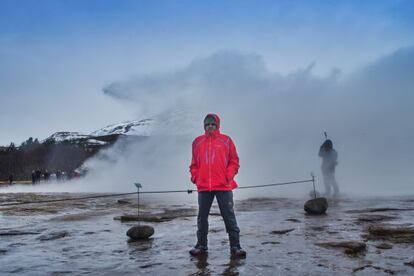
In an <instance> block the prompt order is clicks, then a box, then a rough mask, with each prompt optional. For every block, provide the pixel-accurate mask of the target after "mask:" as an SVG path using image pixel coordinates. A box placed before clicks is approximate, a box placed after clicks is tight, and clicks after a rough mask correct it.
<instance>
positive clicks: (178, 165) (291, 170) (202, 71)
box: [78, 48, 414, 196]
mask: <svg viewBox="0 0 414 276" xmlns="http://www.w3.org/2000/svg"><path fill="white" fill-rule="evenodd" d="M312 68H313V65H310V66H308V67H306V68H304V69H300V70H297V71H295V72H292V73H290V74H288V75H281V74H278V73H274V72H270V71H269V70H268V68H267V67H266V64H265V62H264V61H263V59H262V58H261V57H260V56H259V55H255V54H246V53H240V52H236V51H223V52H218V53H216V54H213V55H212V56H209V57H206V58H199V59H196V60H194V61H193V62H192V63H191V64H189V65H188V66H187V67H185V68H182V69H179V70H176V71H172V72H163V73H153V74H147V75H141V76H137V77H135V78H132V79H129V80H123V81H122V80H121V81H117V82H113V83H111V84H109V85H107V86H106V87H105V88H104V89H103V92H104V93H105V94H106V95H108V96H110V97H112V98H114V99H117V100H120V101H124V102H128V104H131V103H132V104H134V105H136V107H137V112H138V114H137V116H138V117H140V118H147V117H152V118H155V120H156V121H157V122H158V123H157V125H156V131H155V133H154V135H153V136H152V137H151V138H149V139H148V140H147V141H145V142H142V143H132V144H131V143H130V144H128V145H122V144H117V145H115V146H114V147H113V148H111V149H109V150H108V151H107V152H104V153H102V154H101V155H100V157H97V158H94V159H92V160H90V161H88V163H87V165H88V166H89V167H90V168H92V171H91V173H90V175H89V176H87V177H86V178H85V179H84V180H82V181H81V185H83V186H84V187H86V186H89V187H93V190H94V191H95V192H99V191H131V190H133V186H132V183H134V182H136V181H140V182H142V183H143V184H144V188H146V190H162V189H187V188H188V187H189V185H188V183H189V174H188V165H189V162H190V158H191V142H192V139H194V138H195V137H196V136H197V135H199V134H202V133H203V129H202V120H203V117H204V116H205V114H207V113H210V112H214V113H217V114H218V115H219V116H220V117H221V119H222V129H221V130H222V132H223V133H226V134H228V135H230V136H231V137H232V138H233V140H234V141H235V143H236V146H237V148H238V152H239V155H240V162H241V168H240V172H239V175H238V176H237V181H238V183H239V185H241V186H245V185H256V184H267V183H274V182H278V181H289V180H298V179H309V178H310V172H315V174H316V176H317V185H318V188H319V190H323V184H322V177H321V174H320V160H319V157H318V156H317V152H318V149H319V146H320V144H321V143H322V142H323V132H324V131H327V132H328V136H329V137H330V138H331V139H332V140H333V142H334V147H335V148H336V149H337V151H338V154H339V160H338V161H339V165H338V167H337V179H338V183H339V185H340V188H341V191H343V192H345V193H352V194H364V193H365V194H406V193H413V192H414V188H413V185H412V183H413V180H414V177H413V176H412V173H411V170H412V164H414V146H413V144H412V141H413V138H414V127H413V123H412V121H411V120H412V118H414V116H413V115H414V114H413V113H414V111H413V109H412V106H413V103H414V101H413V97H414V95H413V91H414V79H413V77H412V72H413V69H414V48H406V49H401V50H399V51H396V52H394V53H392V54H390V55H388V56H385V57H383V58H381V59H379V60H377V61H375V62H373V63H371V64H369V65H368V66H366V67H364V68H361V69H360V70H358V71H356V72H353V73H352V74H350V75H347V76H342V75H341V73H340V71H339V70H338V69H334V70H333V71H332V74H331V75H329V76H326V77H317V76H315V75H314V74H312ZM103 155H106V156H107V157H106V158H102V156H103ZM108 156H109V157H108ZM88 183H89V184H88ZM90 183H96V185H90ZM78 184H79V183H78ZM270 189H271V190H269V189H266V190H261V191H253V190H250V191H247V190H244V191H246V192H244V191H243V192H242V191H238V192H237V193H239V194H242V193H245V195H247V196H252V195H260V194H266V195H273V196H278V195H282V194H284V193H291V194H292V193H293V194H299V195H300V194H307V193H308V192H309V191H310V189H311V186H310V185H308V186H307V184H305V185H297V186H292V187H283V188H277V189H276V188H270Z"/></svg>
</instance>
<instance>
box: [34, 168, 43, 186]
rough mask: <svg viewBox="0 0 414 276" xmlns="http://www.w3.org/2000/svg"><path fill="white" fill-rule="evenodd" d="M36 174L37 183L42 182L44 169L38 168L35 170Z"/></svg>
mask: <svg viewBox="0 0 414 276" xmlns="http://www.w3.org/2000/svg"><path fill="white" fill-rule="evenodd" d="M35 174H36V183H38V182H40V178H41V177H42V171H41V170H40V169H37V170H36V171H35Z"/></svg>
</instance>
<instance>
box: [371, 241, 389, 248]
mask: <svg viewBox="0 0 414 276" xmlns="http://www.w3.org/2000/svg"><path fill="white" fill-rule="evenodd" d="M375 247H376V248H378V249H391V248H392V245H391V244H389V243H385V242H384V243H380V244H377V245H376V246H375Z"/></svg>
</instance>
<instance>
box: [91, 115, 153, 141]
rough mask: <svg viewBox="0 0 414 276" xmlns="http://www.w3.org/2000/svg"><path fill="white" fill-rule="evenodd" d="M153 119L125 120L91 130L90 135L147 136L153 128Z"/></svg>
mask: <svg viewBox="0 0 414 276" xmlns="http://www.w3.org/2000/svg"><path fill="white" fill-rule="evenodd" d="M153 123H154V120H152V119H144V120H139V121H138V120H134V121H126V122H122V123H119V124H113V125H109V126H106V127H104V128H101V129H99V130H96V131H94V132H92V133H91V134H90V135H91V136H94V137H99V136H106V135H114V134H118V135H135V136H149V135H151V132H152V129H153Z"/></svg>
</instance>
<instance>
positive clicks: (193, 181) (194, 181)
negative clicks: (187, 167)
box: [191, 175, 197, 184]
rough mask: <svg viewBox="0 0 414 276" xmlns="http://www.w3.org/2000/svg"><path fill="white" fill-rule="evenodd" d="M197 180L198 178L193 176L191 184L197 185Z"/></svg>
mask: <svg viewBox="0 0 414 276" xmlns="http://www.w3.org/2000/svg"><path fill="white" fill-rule="evenodd" d="M196 180H197V178H196V176H195V175H193V176H191V182H192V183H193V184H196Z"/></svg>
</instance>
